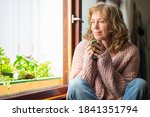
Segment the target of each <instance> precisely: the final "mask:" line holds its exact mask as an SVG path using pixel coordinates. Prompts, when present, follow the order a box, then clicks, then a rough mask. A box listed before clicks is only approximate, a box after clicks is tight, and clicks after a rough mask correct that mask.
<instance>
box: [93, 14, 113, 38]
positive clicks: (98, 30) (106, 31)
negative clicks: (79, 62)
mask: <svg viewBox="0 0 150 117" xmlns="http://www.w3.org/2000/svg"><path fill="white" fill-rule="evenodd" d="M110 27H111V26H110V23H109V21H108V20H107V19H106V18H105V16H104V15H103V13H102V12H100V11H96V12H94V13H93V14H92V17H91V30H92V33H93V35H94V38H95V39H96V40H108V38H109V35H110V32H111V28H110Z"/></svg>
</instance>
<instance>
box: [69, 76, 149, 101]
mask: <svg viewBox="0 0 150 117" xmlns="http://www.w3.org/2000/svg"><path fill="white" fill-rule="evenodd" d="M147 91H148V89H147V83H146V81H145V80H143V79H141V78H136V79H134V80H132V81H130V82H129V84H128V85H127V86H126V88H125V91H124V94H123V97H122V100H144V99H147ZM67 95H68V97H67V98H68V100H98V99H97V97H96V95H95V92H94V91H93V89H92V88H91V87H90V85H89V84H88V82H87V81H86V80H84V79H81V78H74V79H72V80H71V81H70V83H69V86H68V92H67Z"/></svg>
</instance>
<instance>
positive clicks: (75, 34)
mask: <svg viewBox="0 0 150 117" xmlns="http://www.w3.org/2000/svg"><path fill="white" fill-rule="evenodd" d="M81 6H82V0H74V1H73V2H72V7H73V8H72V14H74V16H75V17H78V18H81V19H82V7H81ZM81 27H82V21H75V23H73V24H72V30H73V31H72V49H73V51H72V53H73V52H74V49H75V47H76V46H77V44H78V43H79V42H80V41H81V37H82V33H81Z"/></svg>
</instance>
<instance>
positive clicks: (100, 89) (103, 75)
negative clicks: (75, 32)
mask: <svg viewBox="0 0 150 117" xmlns="http://www.w3.org/2000/svg"><path fill="white" fill-rule="evenodd" d="M87 44H88V41H87V40H83V41H81V42H80V43H79V44H78V45H77V47H76V49H75V52H74V56H73V61H72V68H71V74H70V77H71V79H73V78H75V77H80V78H82V79H85V80H86V81H87V82H88V83H89V85H90V86H91V88H92V89H93V90H94V92H95V94H96V96H97V98H98V99H101V100H102V99H108V100H110V99H115V100H116V99H121V98H122V96H123V93H124V90H125V87H126V85H127V84H128V82H129V81H131V80H133V79H134V78H136V77H137V74H138V69H139V61H140V60H139V59H140V58H139V51H138V48H137V47H136V46H135V45H133V44H132V43H130V42H127V43H126V44H124V45H123V47H122V48H121V50H120V51H119V52H118V53H117V54H116V55H115V56H114V57H113V58H112V57H111V56H110V54H109V52H108V51H107V50H106V51H105V52H104V53H103V54H101V55H99V56H98V59H97V60H93V59H92V58H91V57H89V55H88V53H87V50H86V47H87Z"/></svg>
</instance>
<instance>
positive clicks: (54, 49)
mask: <svg viewBox="0 0 150 117" xmlns="http://www.w3.org/2000/svg"><path fill="white" fill-rule="evenodd" d="M0 2H1V3H0V8H1V9H0V16H1V19H0V32H1V33H0V46H2V47H3V48H4V49H5V53H6V55H7V56H8V57H9V58H10V59H11V60H12V62H13V61H14V60H15V59H16V55H17V54H21V55H22V54H23V55H26V56H30V55H31V56H32V57H34V58H36V59H37V60H39V61H41V62H42V61H51V62H52V68H53V69H52V70H53V73H54V76H55V77H62V74H63V72H62V71H63V66H62V60H63V31H62V30H63V10H62V9H63V0H1V1H0ZM58 3H59V4H58Z"/></svg>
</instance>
